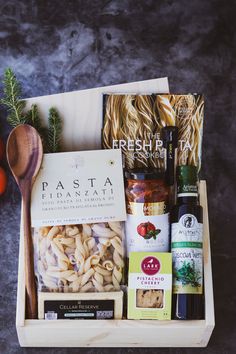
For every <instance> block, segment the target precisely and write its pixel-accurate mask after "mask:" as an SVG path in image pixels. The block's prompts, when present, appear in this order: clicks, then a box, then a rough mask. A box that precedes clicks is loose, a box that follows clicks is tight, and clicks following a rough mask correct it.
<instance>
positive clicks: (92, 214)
mask: <svg viewBox="0 0 236 354" xmlns="http://www.w3.org/2000/svg"><path fill="white" fill-rule="evenodd" d="M125 219H126V210H125V198H124V183H123V170H122V158H121V151H120V150H95V151H82V152H68V153H56V154H55V153H54V154H45V155H44V158H43V163H42V166H41V169H40V171H39V174H38V176H37V179H36V181H35V184H34V186H33V191H32V197H31V220H32V222H31V224H32V227H38V226H47V225H50V226H53V225H68V224H81V223H97V222H108V221H123V220H125Z"/></svg>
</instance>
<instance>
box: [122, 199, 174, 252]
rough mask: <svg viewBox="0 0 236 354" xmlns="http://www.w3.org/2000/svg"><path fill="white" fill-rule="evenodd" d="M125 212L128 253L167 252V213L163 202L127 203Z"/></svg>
mask: <svg viewBox="0 0 236 354" xmlns="http://www.w3.org/2000/svg"><path fill="white" fill-rule="evenodd" d="M127 212H128V214H127V221H126V223H125V231H126V240H127V250H128V253H130V252H168V251H169V213H168V212H167V207H166V203H165V202H159V203H133V202H129V203H128V205H127Z"/></svg>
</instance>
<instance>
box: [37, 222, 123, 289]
mask: <svg viewBox="0 0 236 354" xmlns="http://www.w3.org/2000/svg"><path fill="white" fill-rule="evenodd" d="M35 239H36V244H35V250H36V257H35V259H36V274H37V278H38V288H39V290H40V291H53V292H93V291H95V292H96V291H98V292H106V291H118V290H120V284H121V281H122V275H123V268H124V259H123V258H124V248H123V242H122V240H123V228H122V223H121V222H109V223H99V224H82V225H66V226H53V227H42V228H39V229H37V230H35Z"/></svg>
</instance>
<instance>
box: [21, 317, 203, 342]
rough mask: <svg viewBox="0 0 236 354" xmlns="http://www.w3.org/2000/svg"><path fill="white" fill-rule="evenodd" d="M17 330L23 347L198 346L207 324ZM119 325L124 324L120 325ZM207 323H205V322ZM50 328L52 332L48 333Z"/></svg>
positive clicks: (134, 323)
mask: <svg viewBox="0 0 236 354" xmlns="http://www.w3.org/2000/svg"><path fill="white" fill-rule="evenodd" d="M27 322H28V321H26V326H25V327H21V328H18V335H19V338H20V344H21V346H28V347H30V346H36V347H44V346H47V347H183V346H185V347H195V346H196V347H199V346H202V337H203V335H204V331H205V325H204V323H202V324H200V325H195V324H194V323H193V324H192V325H191V324H189V325H188V326H182V325H181V324H178V325H176V326H173V328H171V326H170V324H166V325H160V326H157V325H156V324H155V323H153V324H152V325H149V326H146V327H145V326H144V327H142V325H137V321H129V325H128V326H126V324H125V323H123V322H127V321H125V320H124V321H114V322H117V326H115V325H114V324H113V325H110V326H109V325H105V326H102V325H101V324H99V325H98V323H97V326H96V327H95V326H91V327H90V328H83V327H82V326H78V327H77V328H76V327H75V326H73V327H70V326H67V325H66V324H65V323H57V324H51V327H50V326H48V325H44V324H43V325H42V326H40V325H37V326H34V325H27ZM119 322H122V324H121V325H119ZM139 322H142V321H139ZM199 322H202V321H199ZM203 322H204V321H203ZM49 329H50V330H49Z"/></svg>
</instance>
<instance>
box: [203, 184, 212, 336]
mask: <svg viewBox="0 0 236 354" xmlns="http://www.w3.org/2000/svg"><path fill="white" fill-rule="evenodd" d="M200 204H201V205H202V207H203V210H204V213H203V250H204V255H203V257H204V280H205V282H204V291H205V320H206V325H207V326H209V328H212V330H213V328H214V326H215V314H214V293H213V282H212V265H211V246H210V233H209V219H208V204H207V187H206V181H201V183H200Z"/></svg>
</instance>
